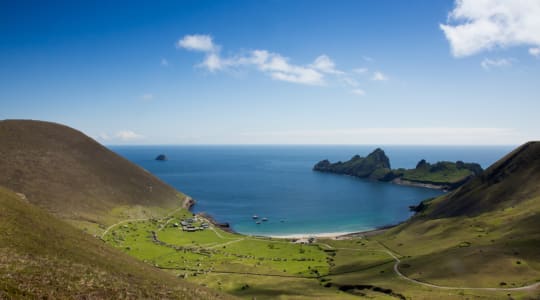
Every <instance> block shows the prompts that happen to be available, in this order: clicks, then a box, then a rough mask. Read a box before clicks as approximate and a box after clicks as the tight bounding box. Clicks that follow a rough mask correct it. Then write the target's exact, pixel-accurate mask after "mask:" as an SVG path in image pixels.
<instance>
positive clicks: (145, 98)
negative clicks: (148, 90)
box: [141, 94, 154, 101]
mask: <svg viewBox="0 0 540 300" xmlns="http://www.w3.org/2000/svg"><path fill="white" fill-rule="evenodd" d="M141 99H142V100H144V101H150V100H153V99H154V95H153V94H143V95H142V96H141Z"/></svg>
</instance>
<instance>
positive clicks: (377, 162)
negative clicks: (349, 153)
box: [313, 148, 391, 179]
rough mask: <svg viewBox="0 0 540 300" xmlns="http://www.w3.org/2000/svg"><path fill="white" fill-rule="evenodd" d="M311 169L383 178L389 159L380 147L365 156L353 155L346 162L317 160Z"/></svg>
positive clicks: (387, 171)
mask: <svg viewBox="0 0 540 300" xmlns="http://www.w3.org/2000/svg"><path fill="white" fill-rule="evenodd" d="M313 170H315V171H319V172H329V173H337V174H346V175H351V176H356V177H360V178H373V179H382V178H385V176H386V175H387V174H388V173H389V172H390V171H391V169H390V159H389V158H388V156H386V154H385V153H384V151H383V150H382V149H380V148H377V149H375V150H374V151H373V152H371V153H370V154H369V155H368V156H366V157H361V156H359V155H355V156H353V157H352V158H351V159H350V160H349V161H346V162H341V161H339V162H337V163H330V161H328V160H326V159H325V160H322V161H320V162H318V163H317V164H316V165H315V166H314V167H313Z"/></svg>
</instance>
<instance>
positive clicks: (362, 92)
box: [351, 89, 366, 96]
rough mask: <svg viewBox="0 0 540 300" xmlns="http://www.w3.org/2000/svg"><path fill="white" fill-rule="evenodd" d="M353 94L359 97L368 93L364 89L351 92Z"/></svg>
mask: <svg viewBox="0 0 540 300" xmlns="http://www.w3.org/2000/svg"><path fill="white" fill-rule="evenodd" d="M351 93H353V94H355V95H357V96H365V95H366V92H365V91H364V90H363V89H354V90H352V91H351Z"/></svg>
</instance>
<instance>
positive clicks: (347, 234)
mask: <svg viewBox="0 0 540 300" xmlns="http://www.w3.org/2000/svg"><path fill="white" fill-rule="evenodd" d="M195 203H196V201H195V200H194V199H193V198H191V197H190V196H185V197H184V200H183V202H182V207H183V208H185V209H187V210H189V211H190V212H191V208H193V206H194V205H195ZM197 215H198V216H200V217H202V218H205V219H206V220H207V221H208V222H209V223H211V224H212V225H214V226H215V227H218V228H219V229H221V230H223V231H226V232H229V233H233V234H238V235H242V236H253V237H261V238H270V239H284V240H299V239H308V238H319V239H335V240H341V239H351V238H357V237H367V236H373V235H378V234H381V233H384V232H385V231H387V230H389V229H391V228H393V227H396V226H398V225H399V224H401V223H402V222H401V223H398V224H394V225H385V226H379V227H376V228H373V229H367V230H362V231H343V232H317V233H293V234H275V235H274V234H272V235H260V234H244V233H240V232H236V231H234V229H232V228H231V226H230V224H229V223H228V222H223V223H220V222H218V221H216V220H215V219H214V218H213V217H212V216H211V215H209V214H208V213H205V212H200V213H197Z"/></svg>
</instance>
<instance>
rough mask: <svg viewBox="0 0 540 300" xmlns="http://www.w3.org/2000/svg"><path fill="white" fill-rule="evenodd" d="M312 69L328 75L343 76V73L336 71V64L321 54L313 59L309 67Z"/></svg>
mask: <svg viewBox="0 0 540 300" xmlns="http://www.w3.org/2000/svg"><path fill="white" fill-rule="evenodd" d="M310 66H311V67H312V68H313V69H315V70H318V71H321V72H323V73H328V74H345V72H343V71H340V70H337V69H336V64H335V63H334V61H333V60H332V59H330V57H328V56H327V55H325V54H323V55H320V56H319V57H317V58H316V59H315V61H314V62H313V63H312V64H311V65H310Z"/></svg>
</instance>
